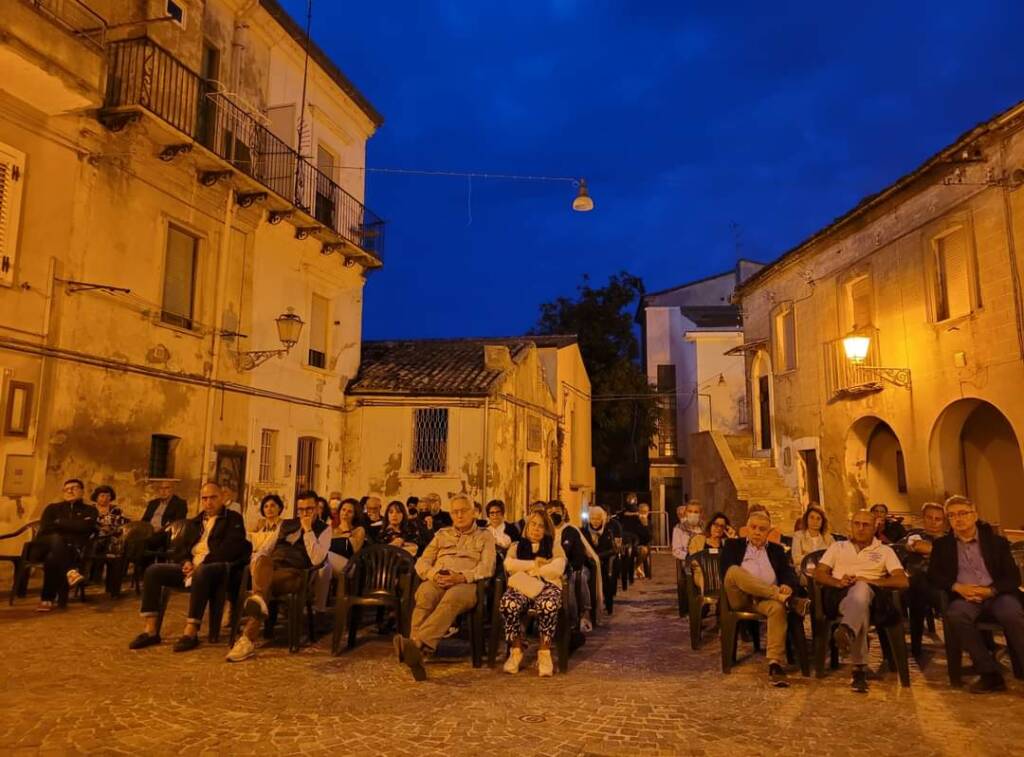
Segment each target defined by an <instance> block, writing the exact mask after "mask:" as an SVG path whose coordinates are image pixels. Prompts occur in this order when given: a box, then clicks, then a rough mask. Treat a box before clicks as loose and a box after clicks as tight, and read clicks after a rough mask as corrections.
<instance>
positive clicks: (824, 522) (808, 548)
mask: <svg viewBox="0 0 1024 757" xmlns="http://www.w3.org/2000/svg"><path fill="white" fill-rule="evenodd" d="M833 541H835V539H833V538H832V534H831V533H830V532H829V530H828V516H826V515H825V511H824V510H822V509H821V508H820V507H818V506H817V505H815V504H810V505H808V506H807V510H806V511H805V512H804V514H803V517H802V518H800V530H798V531H796V532H795V533H794V534H793V545H792V547H790V553H791V555H792V557H793V565H795V566H796V568H797V569H799V568H800V563H801V562H803V559H804V557H805V556H806V555H809V554H810V553H811V552H817V551H818V550H819V549H827V548H828V547H829V545H830V544H832V542H833Z"/></svg>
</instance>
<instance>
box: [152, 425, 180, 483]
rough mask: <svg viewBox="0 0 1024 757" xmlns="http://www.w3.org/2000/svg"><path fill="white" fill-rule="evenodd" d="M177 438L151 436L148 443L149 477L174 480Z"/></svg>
mask: <svg viewBox="0 0 1024 757" xmlns="http://www.w3.org/2000/svg"><path fill="white" fill-rule="evenodd" d="M177 446H178V437H176V436H168V435H167V434H153V436H152V437H150V442H149V477H150V478H174V451H175V448H176V447H177Z"/></svg>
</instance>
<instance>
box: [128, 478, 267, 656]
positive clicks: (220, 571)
mask: <svg viewBox="0 0 1024 757" xmlns="http://www.w3.org/2000/svg"><path fill="white" fill-rule="evenodd" d="M221 497H222V495H221V488H220V486H219V485H218V484H215V483H213V482H212V481H209V482H207V483H205V484H203V486H202V488H201V489H200V490H199V504H200V510H199V514H198V515H197V516H195V517H194V518H190V519H189V520H188V521H186V522H185V527H184V528H183V529H181V531H180V532H179V533H178V534H177V536H176V537H175V538H174V539H173V540H172V541H171V545H170V553H169V558H170V562H166V563H155V564H153V565H150V566H149V567H148V568H146V573H145V575H144V576H143V579H142V617H143V618H145V623H146V626H145V630H144V631H143V632H142V633H140V634H139V635H138V636H136V637H135V639H133V640H132V642H131V643H130V644H129V645H128V648H129V649H143V648H145V647H149V646H153V645H154V644H159V643H160V637H159V636H158V635H157V633H156V620H157V616H158V615H159V612H160V598H161V594H162V593H163V589H164V587H165V586H171V587H177V588H179V589H180V588H188V587H191V596H190V597H189V609H188V620H187V621H186V623H185V632H184V633H183V634H182V636H181V638H180V639H178V641H177V643H175V645H174V651H175V652H187V651H189V650H190V649H195V648H196V647H197V646H199V625H200V623H201V622H202V620H203V613H204V612H205V611H206V605H207V603H208V602H209V601H210V599H211V597H212V595H213V592H214V591H216V590H217V589H218V588H219V587H220V586H221V585H222V584H221V582H222V581H223V580H224V572H225V571H227V570H228V569H229V568H230V565H231V563H234V562H237V561H239V560H243V559H245V558H246V557H247V556H248V554H249V549H250V545H249V542H248V541H246V538H245V523H244V522H243V521H242V516H241V515H239V514H238V513H236V512H232V511H230V510H226V509H225V508H224V502H223V500H222V499H221Z"/></svg>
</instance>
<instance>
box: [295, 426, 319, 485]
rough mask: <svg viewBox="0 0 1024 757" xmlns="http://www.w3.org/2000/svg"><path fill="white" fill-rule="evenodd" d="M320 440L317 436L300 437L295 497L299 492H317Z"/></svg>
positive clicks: (296, 464)
mask: <svg viewBox="0 0 1024 757" xmlns="http://www.w3.org/2000/svg"><path fill="white" fill-rule="evenodd" d="M319 453H320V440H319V439H317V438H316V437H315V436H300V437H299V446H298V449H297V450H296V454H295V461H296V462H295V497H294V498H293V501H294V499H297V498H298V495H299V492H303V491H308V490H313V491H316V487H317V483H318V481H317V478H318V474H319V471H320V462H319V458H320V454H319Z"/></svg>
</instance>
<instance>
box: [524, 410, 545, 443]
mask: <svg viewBox="0 0 1024 757" xmlns="http://www.w3.org/2000/svg"><path fill="white" fill-rule="evenodd" d="M541 436H542V434H541V426H540V418H538V417H537V416H536V415H528V416H526V449H528V450H529V451H530V452H540V445H541Z"/></svg>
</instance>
